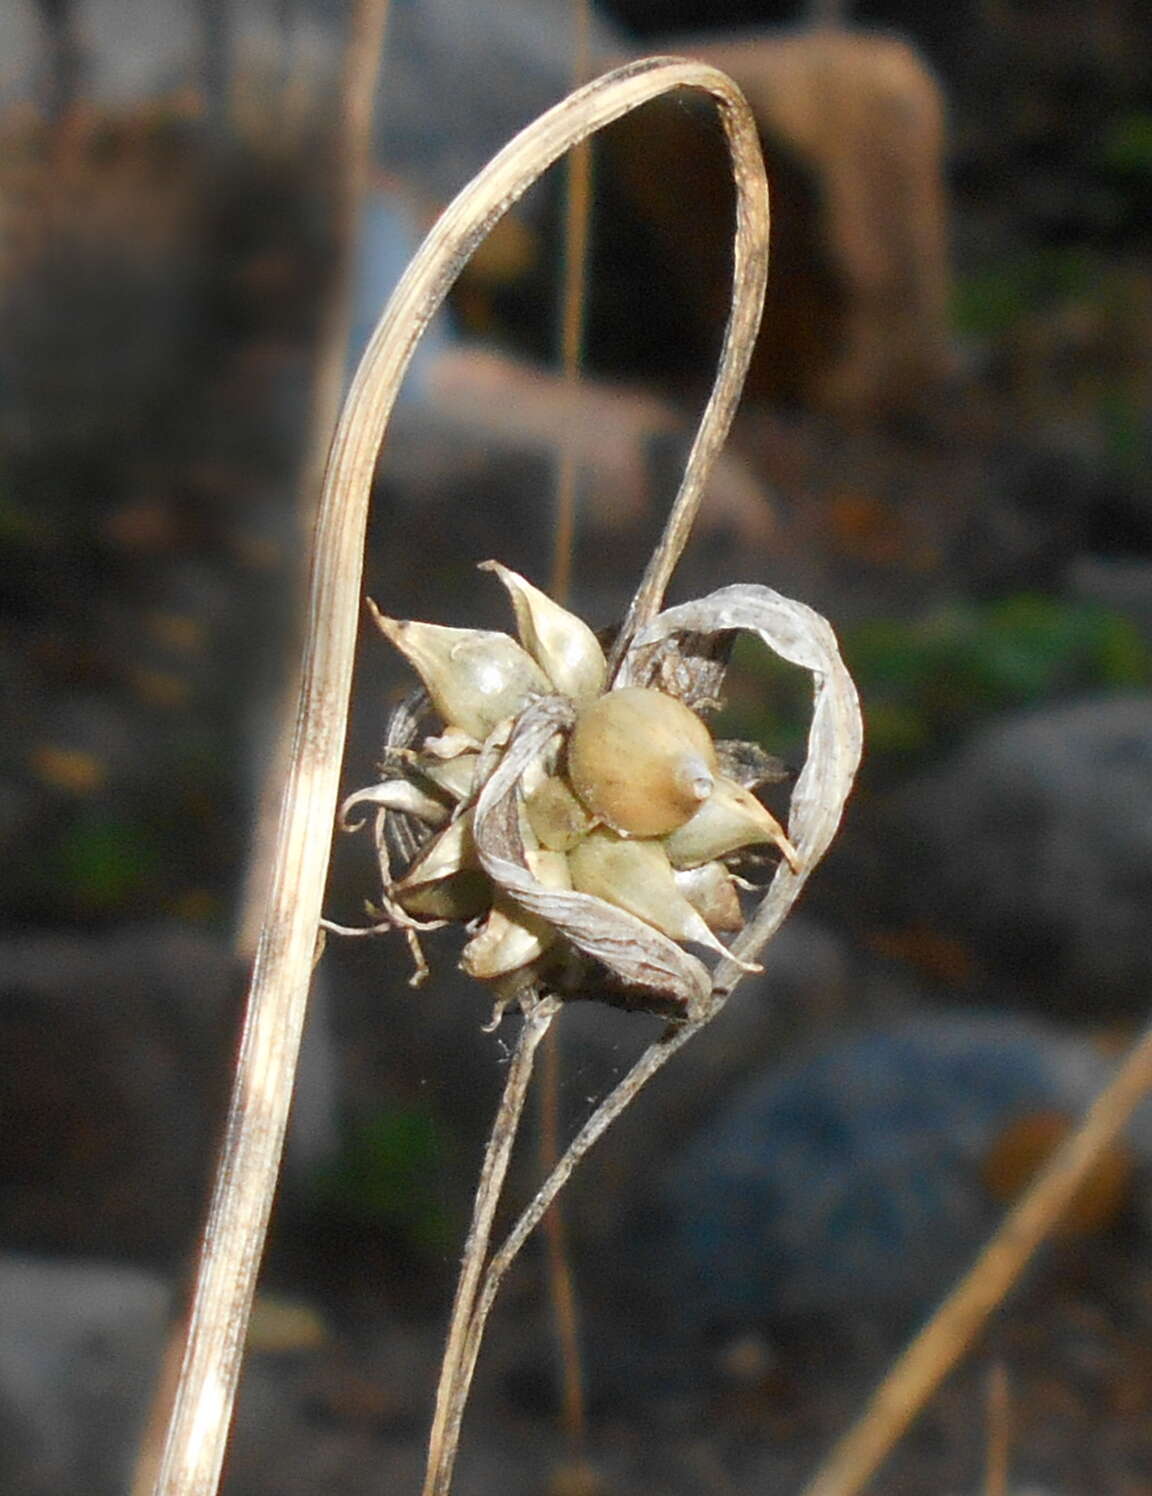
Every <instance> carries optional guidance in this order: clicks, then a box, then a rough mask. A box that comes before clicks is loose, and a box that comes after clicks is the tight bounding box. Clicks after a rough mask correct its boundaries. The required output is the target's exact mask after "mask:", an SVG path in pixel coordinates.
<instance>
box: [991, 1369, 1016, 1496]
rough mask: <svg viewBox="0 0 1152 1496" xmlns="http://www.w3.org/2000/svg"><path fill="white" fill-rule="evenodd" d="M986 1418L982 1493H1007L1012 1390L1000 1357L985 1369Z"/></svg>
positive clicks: (1001, 1495)
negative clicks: (986, 1430)
mask: <svg viewBox="0 0 1152 1496" xmlns="http://www.w3.org/2000/svg"><path fill="white" fill-rule="evenodd" d="M986 1421H987V1429H988V1432H987V1434H986V1436H985V1444H986V1446H987V1447H986V1449H985V1453H984V1496H1008V1467H1009V1459H1010V1451H1011V1446H1012V1390H1011V1388H1010V1386H1009V1384H1008V1368H1007V1367H1006V1366H1005V1365H1004V1363H1003V1361H996V1362H995V1363H994V1364H993V1365H992V1366H990V1367H989V1369H988V1386H987V1415H986Z"/></svg>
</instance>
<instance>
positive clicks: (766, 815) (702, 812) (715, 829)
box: [664, 775, 799, 872]
mask: <svg viewBox="0 0 1152 1496" xmlns="http://www.w3.org/2000/svg"><path fill="white" fill-rule="evenodd" d="M759 842H773V843H775V845H776V846H778V847H779V848H780V850H781V852H783V854H784V856H785V858H786V860H787V862H788V865H789V867H790V868H791V869H792V871H793V872H797V871H798V870H799V861H798V857H797V853H796V848H795V847H794V846H793V845H792V843H791V842H790V841H789V840H788V836H787V833H786V832H785V830H784V828H783V826H781V824H780V822H779V821H778V820H777V819H776V817H775V816H774V815H773V814H772V813H771V811H769V810H766V809H765V807H764V806H763V805H761V804H760V801H759V800H757V798H756V796H755V795H753V794H752V793H751V791H749V790H746V789H744V788H743V786H742V785H739V784H737V783H736V781H735V780H734V779H726V778H724V777H723V776H722V775H718V776H717V778H716V784H715V788H714V789H713V791H712V793H711V795H710V796H709V797H708V799H707V800H706V801H705V802H704V804H703V805H702V806H701V807H700V809H699V810H698V811H697V812H696V814H695V815H694V816H693V817H692V819H691V820H690V821H686V822H685V823H684V825H683V826H680V827H678V828H677V829H676V830H675V831H673V832H672V833H671V834H670V835H669V836H667V837H666V838H665V841H664V846H665V849H666V851H667V853H668V858H669V861H670V862H671V863H672V866H673V867H676V868H692V867H699V866H700V865H701V864H702V863H705V862H712V861H713V860H714V859H715V858H717V857H723V856H725V855H726V854H727V853H728V852H735V851H737V850H738V849H739V848H740V847H751V846H755V845H756V844H757V843H759Z"/></svg>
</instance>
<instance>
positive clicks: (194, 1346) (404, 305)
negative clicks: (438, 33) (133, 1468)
mask: <svg viewBox="0 0 1152 1496" xmlns="http://www.w3.org/2000/svg"><path fill="white" fill-rule="evenodd" d="M680 87H689V88H697V89H702V90H704V91H705V92H707V93H709V94H711V95H712V96H713V98H714V99H715V100H716V101H717V104H718V106H719V110H720V115H721V118H722V121H723V123H724V127H725V131H726V134H727V137H728V141H729V146H730V149H731V152H732V159H733V169H734V174H735V179H736V185H737V239H736V250H735V279H736V283H737V290H738V292H739V294H738V296H737V299H736V301H735V302H734V305H733V311H732V315H731V317H730V320H729V325H728V329H727V333H726V336H725V343H724V349H723V352H722V355H721V364H720V369H719V371H718V374H717V378H716V383H715V386H714V389H713V393H712V396H711V398H710V400H709V403H708V406H707V408H706V410H705V412H704V416H703V420H702V423H701V429H700V433H699V435H698V436H697V439H696V443H695V445H694V447H693V450H692V454H691V457H690V460H689V465H688V470H687V472H686V474H685V481H684V485H683V487H682V489H681V493H680V497H679V498H678V500H677V504H676V508H675V511H674V515H673V522H672V526H671V531H670V535H671V539H670V542H669V543H668V544H667V545H666V546H664V547H662V548H661V552H660V553H658V556H657V558H655V560H654V565H653V568H650V571H649V575H648V577H646V579H645V588H644V589H643V596H642V598H641V599H640V600H639V602H638V606H637V608H636V609H634V612H633V615H632V617H633V626H634V624H635V621H636V620H637V619H644V618H647V617H648V616H649V615H650V613H651V612H653V611H655V608H656V607H658V606H659V596H660V595H661V594H662V590H663V581H662V580H661V578H664V579H665V580H666V576H667V573H668V572H670V570H671V566H672V565H673V564H674V561H675V557H676V556H677V555H678V554H679V549H680V548H681V547H682V545H683V542H684V539H685V538H686V536H687V531H688V527H689V526H690V523H691V518H692V516H693V515H694V513H695V509H696V507H697V506H698V503H699V496H700V491H701V488H702V486H703V482H704V478H705V476H706V473H707V469H708V466H709V464H710V462H711V460H712V458H713V457H714V456H715V454H716V452H717V451H718V450H719V448H720V445H721V444H722V442H723V440H724V437H725V436H726V434H727V428H728V424H729V422H730V420H731V416H732V413H733V411H734V409H735V405H736V401H737V399H738V396H739V391H740V387H741V383H742V380H743V376H744V372H745V369H746V367H747V362H748V358H749V356H750V353H751V347H752V342H753V340H754V337H755V331H756V327H757V324H758V318H759V310H760V301H761V297H762V293H763V283H764V274H765V270H766V264H767V233H766V229H767V189H766V186H765V183H764V178H763V166H762V163H761V162H760V157H759V147H758V143H757V137H756V130H755V126H754V124H753V122H752V119H751V115H750V113H749V111H748V109H747V106H746V105H745V104H744V101H743V99H742V96H741V95H740V93H739V91H738V89H737V88H736V87H735V85H734V84H733V83H732V82H731V80H730V79H728V78H727V77H726V76H725V75H724V74H723V73H720V72H718V71H717V70H716V69H714V68H711V67H708V66H706V65H703V64H700V63H694V62H690V61H685V60H682V59H675V58H671V59H670V58H655V59H647V60H645V61H642V62H639V63H634V64H631V65H630V66H628V67H626V68H622V69H620V70H618V71H617V72H615V73H613V74H609V75H608V76H606V77H604V78H601V79H598V80H596V81H595V82H593V83H591V84H589V85H588V86H587V87H586V88H583V89H581V90H579V91H578V92H577V93H575V94H573V95H571V96H570V97H569V98H568V99H566V100H564V101H563V102H562V103H561V104H559V105H557V106H556V107H555V108H554V109H552V110H550V111H549V112H548V113H547V114H545V115H543V116H541V118H540V119H538V120H537V121H535V122H534V123H533V124H532V125H530V126H529V127H528V129H526V130H525V131H523V132H522V133H521V134H520V135H519V136H517V137H516V138H515V139H514V140H513V141H512V142H511V143H510V144H509V145H508V146H507V147H506V148H505V149H504V150H503V151H501V152H500V154H499V155H498V156H496V157H495V158H494V159H493V161H492V162H490V163H489V165H488V166H487V167H486V168H485V169H484V170H483V171H482V172H481V173H480V174H479V175H478V176H477V177H476V178H475V179H474V180H473V181H472V182H471V183H470V184H469V185H468V186H467V187H466V188H465V189H464V190H463V191H462V192H461V193H460V195H459V196H458V197H457V198H456V199H455V201H454V202H453V203H452V204H450V206H449V207H448V208H447V209H446V210H445V212H444V214H443V215H442V216H441V218H440V220H439V221H438V223H437V224H436V225H435V227H434V228H433V230H432V232H431V233H430V234H429V236H428V238H427V240H426V241H425V243H424V244H423V246H422V247H421V249H420V251H419V252H418V254H417V255H416V257H415V258H414V260H413V261H412V264H411V265H410V267H409V269H408V271H407V272H406V274H405V275H404V278H403V279H402V281H401V282H400V284H399V286H398V287H397V289H396V292H395V294H394V295H393V297H392V299H391V301H390V302H389V305H388V307H387V309H386V310H385V313H384V315H383V317H382V318H381V320H380V323H379V325H378V326H377V329H376V331H375V333H374V335H373V338H372V341H371V343H370V344H369V347H368V350H367V352H366V353H365V355H364V359H363V361H362V363H361V366H360V368H359V370H358V372H357V375H356V378H355V380H354V381H353V385H352V388H351V391H350V393H349V396H348V399H347V402H346V404H345V407H344V411H343V414H342V417H341V420H340V423H339V426H338V428H337V431H336V436H335V439H334V441H333V446H332V452H331V455H330V458H329V463H328V468H327V473H326V477H325V483H324V492H323V495H322V498H321V502H320V507H319V513H318V519H317V532H316V549H315V557H314V562H313V569H312V581H311V590H310V600H309V625H308V638H307V642H306V646H305V653H304V661H303V671H302V677H301V691H300V702H299V706H298V710H297V715H296V727H295V733H294V737H293V748H292V758H291V764H290V766H289V770H288V775H287V781H286V785H285V790H284V797H283V800H282V804H281V811H280V818H279V824H278V832H277V838H276V847H275V852H274V856H273V866H272V874H271V879H270V887H269V894H268V903H267V908H266V913H265V918H264V924H263V928H262V931H261V936H260V940H259V945H258V948H257V953H256V960H255V966H254V970H253V976H252V983H251V988H250V992H249V997H248V1007H247V1012H246V1017H245V1025H244V1033H243V1038H242V1041H241V1047H240V1054H239V1058H238V1061H237V1070H236V1079H235V1084H234V1089H233V1096H232V1103H231V1107H230V1111H229V1119H228V1124H227V1129H226V1134H225V1141H224V1148H223V1153H222V1158H221V1163H220V1167H219V1171H218V1174H217V1180H216V1186H215V1190H214V1193H213V1200H212V1205H211V1208H210V1214H209V1220H208V1225H207V1228H206V1232H205V1238H204V1247H203V1251H202V1257H201V1262H200V1269H199V1275H198V1278H197V1284H196V1290H195V1297H194V1301H193V1307H192V1313H191V1316H190V1324H189V1334H188V1342H187V1346H186V1350H185V1356H184V1363H183V1368H182V1372H181V1379H180V1387H179V1391H178V1394H177V1399H176V1405H175V1409H174V1411H173V1416H172V1421H171V1424H170V1426H169V1433H168V1440H167V1444H166V1448H165V1453H164V1459H163V1462H162V1466H161V1470H160V1474H159V1476H158V1478H157V1484H156V1491H157V1493H162V1496H191V1493H196V1496H211V1493H212V1492H214V1491H215V1490H216V1488H217V1485H218V1482H219V1474H220V1467H221V1464H222V1461H223V1455H224V1447H225V1443H226V1439H227V1431H228V1426H229V1423H230V1421H231V1414H232V1406H233V1401H234V1397H235V1390H236V1384H237V1381H238V1378H239V1369H240V1363H241V1358H242V1352H243V1344H244V1338H245V1334H246V1330H247V1324H248V1316H249V1312H250V1308H251V1302H252V1296H253V1292H254V1288H255V1282H256V1274H257V1269H258V1266H259V1261H260V1255H261V1252H262V1249H263V1243H264V1237H265V1233H266V1230H267V1222H268V1215H269V1211H270V1208H271V1202H272V1197H273V1194H274V1192H275V1187H276V1178H277V1174H278V1171H279V1164H280V1156H281V1152H282V1148H283V1140H284V1132H285V1126H286V1122H287V1116H288V1109H289V1104H290V1100H291V1093H292V1083H293V1077H294V1073H295V1065H296V1057H297V1053H298V1050H299V1043H300V1034H301V1031H302V1027H303V1021H304V1012H305V1006H306V1001H307V992H308V986H309V979H310V974H311V968H312V961H313V954H314V950H315V944H316V936H317V930H318V927H319V920H320V910H321V901H322V897H323V891H324V883H325V877H326V872H327V865H328V856H329V850H330V844H331V836H332V827H333V818H334V814H335V810H336V801H337V793H338V786H339V775H340V763H341V758H342V754H343V746H344V736H345V732H346V727H347V718H348V702H349V693H350V689H351V680H352V667H353V660H354V653H355V645H356V634H357V622H358V619H359V614H360V587H361V578H362V567H363V548H364V535H365V528H366V523H367V513H368V502H369V495H370V490H371V484H372V476H373V472H374V469H375V464H376V457H377V453H378V450H379V446H380V443H381V440H382V438H383V434H384V430H385V427H386V425H387V422H388V418H389V415H390V413H391V410H392V407H393V404H394V402H395V399H396V394H397V391H398V389H399V385H400V381H401V379H402V378H403V375H404V372H405V370H406V368H407V366H408V363H409V361H410V360H411V357H412V354H413V351H414V350H415V347H416V344H417V343H418V341H419V339H420V337H421V335H422V334H423V332H424V330H425V328H426V327H427V325H428V323H429V321H430V320H431V318H432V317H433V315H434V314H435V312H436V310H437V309H438V307H439V306H440V304H441V303H442V301H443V300H444V297H445V295H446V294H447V292H448V290H449V288H450V286H451V285H452V283H453V281H454V279H455V278H456V276H457V275H458V274H459V271H460V269H461V267H462V266H463V264H464V263H465V261H466V260H467V259H468V257H469V255H470V254H471V253H472V252H473V250H474V249H475V248H476V246H477V245H478V244H479V243H480V241H481V240H482V239H483V238H484V236H485V234H486V233H487V232H488V231H489V229H490V228H491V227H492V225H493V224H494V223H495V222H496V221H497V220H498V219H499V218H500V216H501V215H502V214H503V213H504V212H505V211H506V209H507V208H508V207H510V206H511V204H512V203H513V202H515V201H516V200H517V199H518V198H519V197H520V196H521V194H522V193H523V192H524V191H525V190H526V189H527V188H528V187H529V186H530V185H531V184H532V182H534V181H535V180H536V179H537V178H538V177H539V176H540V175H541V174H542V173H543V172H544V171H545V170H546V169H547V168H548V167H549V166H550V165H551V164H552V163H553V162H554V161H555V160H557V158H558V157H560V156H561V155H562V154H563V153H564V152H565V151H567V150H569V149H570V148H571V147H572V146H573V145H574V144H575V143H576V142H577V141H579V140H582V139H585V138H586V137H587V136H588V135H590V134H592V133H593V132H595V131H596V130H598V129H601V128H602V127H603V126H604V125H606V124H609V123H611V121H612V120H614V119H617V118H619V117H620V116H621V115H623V114H625V113H627V112H629V111H630V110H632V109H635V108H637V107H639V106H640V105H641V104H644V103H646V102H647V101H648V100H650V99H653V98H655V97H657V96H659V95H660V94H663V93H666V92H668V91H670V90H672V89H675V88H680Z"/></svg>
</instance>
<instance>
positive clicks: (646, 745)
mask: <svg viewBox="0 0 1152 1496" xmlns="http://www.w3.org/2000/svg"><path fill="white" fill-rule="evenodd" d="M715 768H716V753H715V749H714V747H713V744H712V737H711V734H710V733H709V731H708V729H707V727H705V725H704V723H703V722H702V721H701V720H700V718H699V717H697V716H696V714H695V712H691V711H689V709H688V708H687V707H686V706H684V705H683V703H682V702H679V701H677V700H675V698H674V697H671V696H665V695H664V693H663V692H661V691H654V690H651V689H649V688H648V687H645V686H625V687H623V688H621V689H620V690H618V691H609V692H608V694H607V695H606V696H601V697H599V698H598V699H597V700H595V701H593V702H591V703H589V705H588V706H586V707H585V708H584V709H583V711H582V712H581V713H580V715H579V716H578V717H577V719H576V726H575V727H574V728H573V730H572V736H571V738H570V739H569V742H568V776H569V778H570V780H571V781H572V785H573V788H574V789H575V790H576V793H577V794H578V795H579V796H580V799H581V800H582V801H583V802H584V804H585V805H586V806H587V807H588V809H589V810H590V811H591V812H592V814H593V815H595V816H598V817H599V818H600V819H601V820H602V821H604V822H605V823H606V824H607V825H609V826H611V827H612V828H613V830H615V831H619V832H621V833H624V834H627V835H631V836H642V837H651V836H666V835H667V834H668V832H670V831H674V830H675V829H676V827H677V826H682V825H683V824H684V822H685V821H687V820H689V819H690V818H691V817H692V816H694V815H695V814H696V812H697V811H698V810H699V809H700V806H701V805H702V804H703V803H704V801H705V800H707V798H708V796H709V795H710V794H711V793H712V786H713V782H714V774H715Z"/></svg>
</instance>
